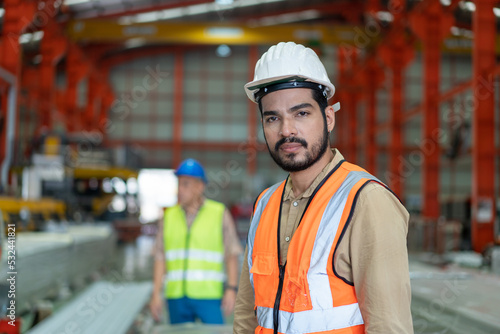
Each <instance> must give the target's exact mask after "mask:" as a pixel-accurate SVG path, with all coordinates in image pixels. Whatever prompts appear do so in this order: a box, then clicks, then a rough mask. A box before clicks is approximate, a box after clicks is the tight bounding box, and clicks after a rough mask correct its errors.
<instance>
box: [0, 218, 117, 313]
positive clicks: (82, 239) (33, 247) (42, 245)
mask: <svg viewBox="0 0 500 334" xmlns="http://www.w3.org/2000/svg"><path fill="white" fill-rule="evenodd" d="M115 244H116V243H115V236H114V233H113V230H112V228H111V227H110V226H106V225H100V226H96V225H87V226H75V227H68V228H67V229H66V231H65V232H60V233H59V232H58V233H56V232H19V233H17V235H16V243H15V269H14V272H15V273H16V274H15V276H16V307H17V311H18V312H20V311H23V310H26V309H28V308H30V307H31V306H32V305H33V303H35V302H37V301H38V300H41V299H46V298H52V297H55V296H57V295H58V294H59V291H60V289H61V288H62V287H67V286H71V285H72V284H73V283H74V282H75V281H76V280H77V279H81V278H85V277H88V275H89V274H91V273H92V272H93V271H96V270H98V269H99V268H100V267H102V266H103V265H105V264H106V262H107V260H108V259H109V257H110V255H111V254H112V251H113V249H114V247H115ZM8 251H9V247H8V244H7V243H6V241H4V244H3V252H2V259H1V264H0V284H2V285H4V284H7V278H8V277H10V276H11V275H12V274H9V273H10V272H12V271H13V270H12V269H11V268H9V267H8V266H7V257H8V255H12V253H10V254H9V252H8ZM0 298H3V299H4V300H1V301H0V302H1V303H5V302H6V300H5V299H6V294H3V295H2V296H0ZM4 305H5V304H4Z"/></svg>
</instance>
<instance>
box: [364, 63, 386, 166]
mask: <svg viewBox="0 0 500 334" xmlns="http://www.w3.org/2000/svg"><path fill="white" fill-rule="evenodd" d="M366 65H367V66H366V72H365V80H363V82H364V83H365V84H366V88H365V93H366V104H367V113H366V137H365V142H366V156H367V159H366V169H367V170H368V171H369V172H370V173H372V174H374V175H376V173H377V171H376V169H377V167H376V166H377V161H376V157H377V144H376V139H375V124H376V117H377V88H378V87H379V85H380V83H381V82H382V80H383V74H382V71H381V70H380V67H379V66H378V64H377V62H376V60H375V58H374V57H370V58H369V59H368V60H367V64H366Z"/></svg>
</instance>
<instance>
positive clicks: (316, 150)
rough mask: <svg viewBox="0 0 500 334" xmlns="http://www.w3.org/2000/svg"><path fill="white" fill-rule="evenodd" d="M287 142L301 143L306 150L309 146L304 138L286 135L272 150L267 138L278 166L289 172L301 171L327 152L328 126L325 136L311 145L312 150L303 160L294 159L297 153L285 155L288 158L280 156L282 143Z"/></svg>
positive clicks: (306, 153)
mask: <svg viewBox="0 0 500 334" xmlns="http://www.w3.org/2000/svg"><path fill="white" fill-rule="evenodd" d="M285 143H298V144H301V145H302V146H303V147H304V148H305V149H306V150H307V147H308V146H309V145H308V143H307V142H306V141H305V140H304V139H302V138H297V137H286V138H281V139H280V140H279V141H278V142H277V143H276V145H275V146H274V150H271V148H270V147H269V144H267V140H266V144H267V149H268V150H269V154H271V157H272V158H273V160H274V162H276V164H277V165H278V166H280V167H281V168H282V169H283V170H285V171H287V172H289V173H292V172H300V171H303V170H305V169H307V168H309V167H311V166H312V165H314V164H315V163H316V162H318V161H319V159H321V158H322V157H323V155H324V154H325V152H326V150H327V149H328V129H327V128H326V125H325V127H324V128H323V138H321V141H320V142H318V143H316V144H314V145H313V146H312V147H311V150H310V151H306V152H305V159H304V160H303V161H295V160H294V159H295V157H296V155H297V154H296V153H288V154H286V155H285V156H286V159H283V158H282V157H280V154H279V148H280V146H281V145H283V144H285Z"/></svg>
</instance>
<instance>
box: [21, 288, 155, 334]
mask: <svg viewBox="0 0 500 334" xmlns="http://www.w3.org/2000/svg"><path fill="white" fill-rule="evenodd" d="M151 291H152V283H151V282H142V283H111V282H103V281H101V282H96V283H94V284H92V285H91V286H90V287H89V288H87V289H86V290H85V291H84V292H83V293H81V294H80V295H79V296H78V297H76V298H75V299H73V300H72V301H71V302H70V303H69V304H68V305H66V306H64V307H63V308H62V309H61V310H60V311H58V312H56V313H55V314H53V315H52V316H50V317H49V318H47V319H45V320H44V321H43V322H41V323H40V324H38V325H36V326H35V327H33V329H31V330H30V331H29V332H28V333H29V334H46V333H81V334H95V333H113V334H121V333H123V334H125V333H127V332H128V331H129V329H130V328H131V326H132V325H133V322H134V320H135V318H136V317H137V315H138V314H139V313H140V312H141V310H142V309H143V308H144V307H145V306H146V304H147V302H148V301H149V299H150V297H151Z"/></svg>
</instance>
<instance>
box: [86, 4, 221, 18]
mask: <svg viewBox="0 0 500 334" xmlns="http://www.w3.org/2000/svg"><path fill="white" fill-rule="evenodd" d="M211 2H213V0H183V1H177V2H173V3H172V2H170V3H168V4H162V5H155V6H148V7H141V8H137V9H130V10H123V11H116V12H113V13H108V14H100V15H96V16H92V17H85V19H94V18H99V19H110V18H116V17H121V16H129V15H136V14H141V13H148V12H155V11H159V10H167V9H174V8H179V7H186V6H191V5H200V4H204V3H211Z"/></svg>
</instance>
